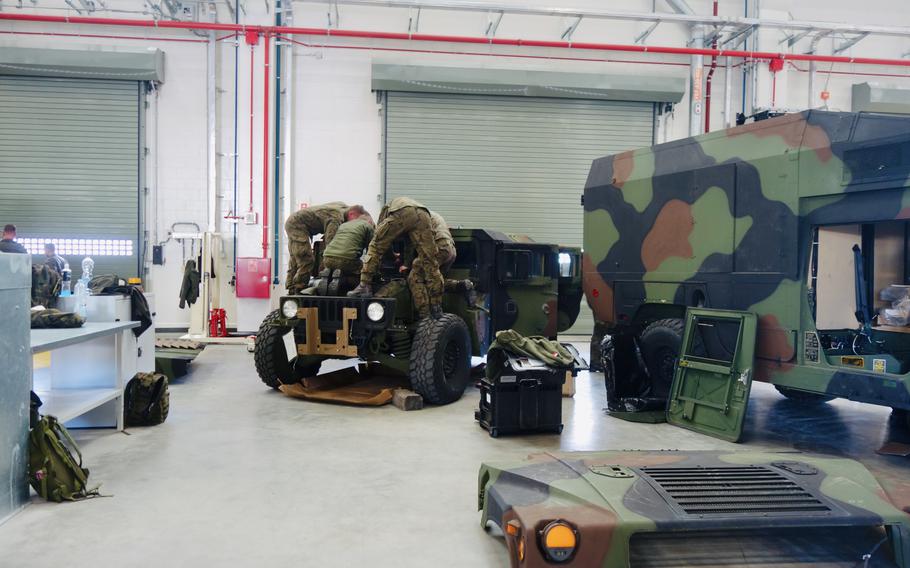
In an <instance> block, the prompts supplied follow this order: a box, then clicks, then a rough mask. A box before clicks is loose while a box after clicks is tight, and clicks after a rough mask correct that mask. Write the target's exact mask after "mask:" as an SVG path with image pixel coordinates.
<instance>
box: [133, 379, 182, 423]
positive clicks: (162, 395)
mask: <svg viewBox="0 0 910 568" xmlns="http://www.w3.org/2000/svg"><path fill="white" fill-rule="evenodd" d="M170 403H171V401H170V393H169V392H168V388H167V377H165V376H164V375H161V374H159V373H136V376H135V377H133V378H132V379H130V382H128V383H127V384H126V391H125V392H124V402H123V418H124V421H125V422H126V425H127V426H154V425H156V424H161V423H162V422H164V421H165V420H167V413H168V411H169V410H170Z"/></svg>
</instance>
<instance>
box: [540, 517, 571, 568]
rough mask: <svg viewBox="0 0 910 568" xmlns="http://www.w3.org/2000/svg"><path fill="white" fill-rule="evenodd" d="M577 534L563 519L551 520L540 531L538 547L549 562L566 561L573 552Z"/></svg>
mask: <svg viewBox="0 0 910 568" xmlns="http://www.w3.org/2000/svg"><path fill="white" fill-rule="evenodd" d="M576 546H578V535H577V534H576V532H575V529H573V528H572V527H571V526H569V524H568V523H566V522H565V521H553V522H551V523H550V524H548V525H547V526H545V527H544V528H543V530H542V531H540V547H541V548H542V549H543V551H544V553H545V554H546V555H547V559H548V560H549V561H550V562H557V563H561V562H566V561H568V560H569V559H570V558H572V555H573V554H574V553H575V548H576Z"/></svg>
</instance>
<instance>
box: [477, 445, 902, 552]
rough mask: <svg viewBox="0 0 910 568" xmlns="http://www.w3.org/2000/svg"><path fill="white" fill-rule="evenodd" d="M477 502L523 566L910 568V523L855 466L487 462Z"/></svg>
mask: <svg viewBox="0 0 910 568" xmlns="http://www.w3.org/2000/svg"><path fill="white" fill-rule="evenodd" d="M478 497H479V502H478V508H479V509H480V510H481V511H482V512H483V513H482V517H481V525H482V526H483V527H484V528H487V527H488V526H489V524H490V523H492V524H494V525H496V526H498V527H499V528H500V529H501V530H502V533H503V535H504V538H505V541H506V545H507V548H508V555H509V558H510V561H511V565H512V566H513V567H519V566H521V567H525V566H527V567H534V566H553V565H564V566H579V567H585V568H592V567H595V566H601V567H604V568H626V567H632V568H648V567H652V566H654V567H661V568H667V567H671V566H681V567H682V566H747V565H748V566H772V565H774V566H808V565H810V564H811V565H817V566H844V567H858V566H862V567H864V568H869V567H873V566H892V567H894V566H897V567H901V568H908V567H910V516H907V514H906V513H905V512H903V511H901V510H899V509H897V508H896V507H895V506H894V505H893V504H892V502H891V501H890V500H889V499H888V497H887V496H886V494H885V492H884V490H883V488H882V486H881V485H880V484H879V483H878V481H877V480H876V479H875V478H874V477H873V476H872V475H871V474H870V473H869V471H868V470H866V468H865V467H863V466H862V465H861V464H860V463H858V462H856V461H853V460H847V459H840V458H829V457H821V456H816V455H810V454H800V453H795V452H787V453H752V452H742V453H730V452H716V451H715V452H679V451H649V452H641V451H610V452H579V453H553V454H549V453H548V454H539V455H533V456H530V457H529V458H528V459H527V460H526V461H523V462H517V463H485V464H483V465H482V466H481V468H480V477H479V487H478Z"/></svg>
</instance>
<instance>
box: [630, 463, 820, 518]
mask: <svg viewBox="0 0 910 568" xmlns="http://www.w3.org/2000/svg"><path fill="white" fill-rule="evenodd" d="M641 472H642V473H643V474H644V475H646V476H647V477H648V478H649V479H650V480H651V481H652V482H653V483H654V484H656V486H657V487H659V488H660V489H661V490H662V492H663V493H664V494H665V495H666V496H667V497H668V498H669V499H670V500H672V501H673V502H674V503H675V504H676V505H677V506H678V507H679V508H680V509H682V511H683V512H685V513H686V514H689V515H729V514H737V513H744V514H755V513H825V512H828V511H831V508H830V507H829V506H828V505H827V504H825V502H824V501H822V500H821V499H819V498H818V497H817V496H815V495H813V494H812V493H811V492H810V491H808V490H806V489H805V488H804V487H802V486H800V485H799V484H797V483H796V482H794V481H792V480H791V479H789V478H788V477H786V476H784V475H782V474H781V473H779V472H777V471H774V470H773V469H770V468H767V467H763V466H729V467H727V466H719V467H690V468H673V467H643V468H641Z"/></svg>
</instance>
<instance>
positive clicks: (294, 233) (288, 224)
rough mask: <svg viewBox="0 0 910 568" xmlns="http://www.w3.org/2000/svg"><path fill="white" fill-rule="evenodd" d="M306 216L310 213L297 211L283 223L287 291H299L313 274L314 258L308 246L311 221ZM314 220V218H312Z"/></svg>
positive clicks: (311, 248)
mask: <svg viewBox="0 0 910 568" xmlns="http://www.w3.org/2000/svg"><path fill="white" fill-rule="evenodd" d="M308 215H310V216H313V215H312V213H310V212H309V211H306V210H302V211H298V212H296V213H294V214H293V215H291V216H290V217H288V220H287V221H285V223H284V232H285V233H286V234H287V236H288V253H289V257H290V259H289V261H288V274H287V277H286V278H285V281H284V285H285V287H286V288H287V289H288V291H294V292H297V291H300V290H302V289H303V288H305V287H306V285H307V284H308V283H309V282H310V276H312V275H313V274H314V271H313V268H314V265H315V264H316V257H315V256H314V255H313V247H312V245H311V244H310V240H311V239H312V235H311V234H310V228H309V226H308V225H310V224H311V223H310V221H311V219H309V218H308ZM313 219H315V216H313Z"/></svg>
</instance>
